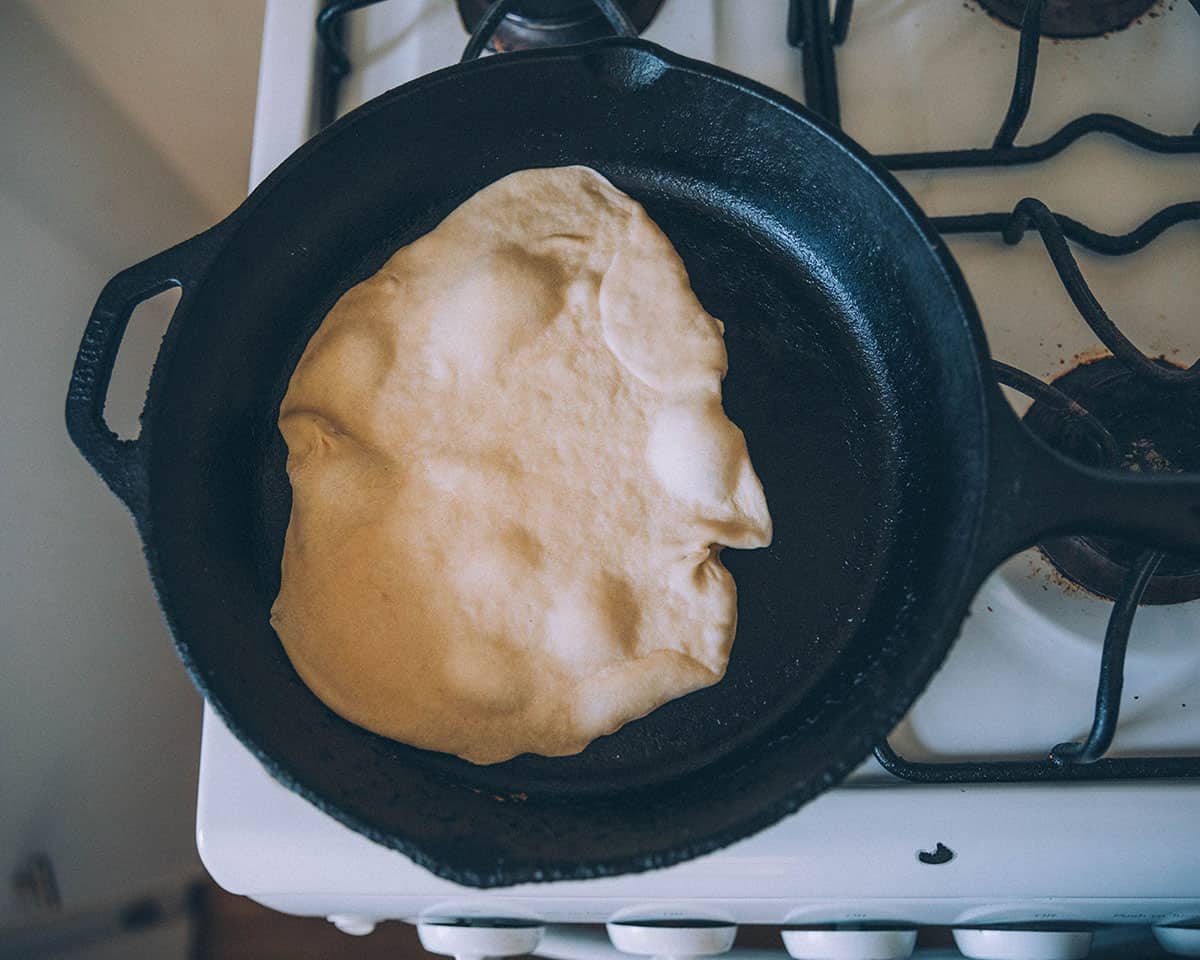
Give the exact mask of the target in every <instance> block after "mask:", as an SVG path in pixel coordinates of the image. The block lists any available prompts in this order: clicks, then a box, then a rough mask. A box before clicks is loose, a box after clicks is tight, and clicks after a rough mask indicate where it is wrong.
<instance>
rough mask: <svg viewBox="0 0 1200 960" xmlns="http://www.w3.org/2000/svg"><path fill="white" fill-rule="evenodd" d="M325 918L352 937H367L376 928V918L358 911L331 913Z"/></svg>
mask: <svg viewBox="0 0 1200 960" xmlns="http://www.w3.org/2000/svg"><path fill="white" fill-rule="evenodd" d="M325 919H326V920H328V921H329V922H330V923H332V924H333V925H334V926H335V927H337V928H338V929H339V930H341V931H342V933H348V934H350V936H352V937H365V936H366V935H367V934H368V933H371V932H372V931H373V930H374V929H375V921H374V920H372V919H371V918H370V917H363V916H359V915H358V914H356V913H331V914H330V915H329V916H328V917H326V918H325Z"/></svg>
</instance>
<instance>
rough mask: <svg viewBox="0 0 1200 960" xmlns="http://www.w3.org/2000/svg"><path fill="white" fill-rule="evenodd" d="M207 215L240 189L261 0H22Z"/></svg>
mask: <svg viewBox="0 0 1200 960" xmlns="http://www.w3.org/2000/svg"><path fill="white" fill-rule="evenodd" d="M24 2H25V5H26V7H27V8H28V9H29V10H30V11H31V12H32V13H33V14H34V15H35V16H36V17H37V18H38V20H39V21H40V22H41V24H42V25H43V26H44V27H45V28H46V29H47V30H48V31H49V32H50V34H51V35H52V36H54V37H55V38H56V39H57V40H58V41H59V43H61V44H62V46H63V48H64V49H65V50H66V51H67V52H69V53H70V55H71V57H72V58H73V59H74V60H75V62H76V63H77V64H78V65H79V68H80V70H81V71H82V72H83V74H84V75H85V76H86V77H87V78H88V79H89V80H90V81H91V82H92V83H93V84H94V85H95V86H96V88H97V90H99V91H100V92H102V93H103V94H105V95H106V96H107V98H108V99H109V100H111V101H112V103H113V104H114V105H115V106H116V107H117V108H118V109H119V110H120V111H121V112H122V113H123V114H124V115H125V116H126V118H127V119H128V121H129V123H130V125H131V126H132V127H133V128H134V129H135V130H136V131H137V132H138V133H139V134H140V135H141V136H142V138H143V139H144V140H145V141H146V142H147V143H148V144H149V145H151V146H152V147H153V148H154V149H155V151H156V152H157V153H158V154H159V155H160V156H161V158H162V160H163V162H164V163H165V164H166V166H167V167H168V168H169V169H170V170H172V171H173V172H174V173H175V174H176V175H177V176H178V177H179V178H180V179H181V180H182V181H183V182H184V183H185V184H186V185H187V186H188V188H189V189H190V190H191V192H192V193H194V194H195V195H196V197H197V198H198V199H199V200H200V201H201V202H203V203H204V204H206V205H207V206H208V208H209V210H210V212H211V213H212V215H213V217H214V218H218V217H221V216H224V215H225V214H226V213H228V212H229V211H230V210H232V209H233V208H234V207H235V206H237V205H238V203H240V202H241V199H242V197H244V196H245V194H246V173H247V170H248V169H249V161H250V128H251V126H252V124H253V122H254V95H253V94H254V89H255V82H256V79H257V68H258V49H259V41H260V40H261V38H262V19H263V6H264V0H24Z"/></svg>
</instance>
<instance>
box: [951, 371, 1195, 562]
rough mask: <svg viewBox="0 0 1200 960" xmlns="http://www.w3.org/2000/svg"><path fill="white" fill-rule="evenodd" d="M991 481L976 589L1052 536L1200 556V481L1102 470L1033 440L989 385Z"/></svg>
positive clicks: (999, 394) (1030, 433) (993, 387)
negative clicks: (1097, 537) (1120, 540)
mask: <svg viewBox="0 0 1200 960" xmlns="http://www.w3.org/2000/svg"><path fill="white" fill-rule="evenodd" d="M988 406H989V419H990V422H991V427H990V438H989V443H990V451H989V461H990V463H989V469H988V475H989V481H988V490H987V494H986V498H987V499H986V504H985V508H984V521H983V529H982V530H981V532H980V547H979V550H978V551H977V553H976V570H975V574H976V576H975V578H974V583H976V584H978V583H980V582H982V580H983V579H984V578H985V577H986V576H987V575H988V574H989V573H991V572H992V570H994V569H995V568H996V567H997V566H998V565H999V564H1000V563H1002V562H1003V561H1004V560H1005V559H1007V558H1008V557H1010V556H1012V554H1014V553H1016V552H1017V551H1019V550H1024V549H1025V548H1027V547H1031V546H1033V545H1034V544H1035V543H1037V542H1038V541H1039V540H1042V539H1045V538H1047V537H1050V536H1055V535H1060V534H1065V533H1075V534H1106V535H1109V536H1116V537H1125V538H1128V539H1131V540H1138V541H1143V542H1145V543H1146V544H1147V545H1148V546H1152V547H1158V548H1161V549H1164V550H1170V551H1172V552H1174V553H1183V554H1188V555H1190V556H1194V557H1197V558H1200V475H1198V474H1189V475H1180V474H1172V475H1167V476H1162V475H1159V476H1146V475H1142V474H1134V473H1126V472H1123V471H1118V470H1097V469H1094V468H1092V467H1087V466H1084V465H1083V464H1080V463H1076V462H1075V461H1073V460H1070V459H1068V458H1066V457H1064V456H1062V455H1061V454H1059V453H1058V452H1056V451H1055V450H1053V449H1052V448H1051V447H1049V446H1048V445H1047V444H1045V443H1044V442H1043V441H1042V440H1041V439H1040V438H1038V437H1037V436H1035V435H1034V434H1033V433H1032V431H1030V430H1029V429H1028V428H1027V427H1026V426H1025V425H1024V424H1023V423H1022V422H1021V421H1020V420H1019V419H1017V416H1016V414H1015V413H1014V412H1013V410H1012V408H1011V407H1010V406H1009V405H1008V402H1007V401H1006V400H1005V399H1004V397H1003V395H1002V394H1001V393H1000V389H999V387H997V386H996V385H995V384H994V383H992V384H989V387H988Z"/></svg>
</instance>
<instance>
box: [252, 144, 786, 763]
mask: <svg viewBox="0 0 1200 960" xmlns="http://www.w3.org/2000/svg"><path fill="white" fill-rule="evenodd" d="M722 335H723V327H722V325H721V323H720V321H718V320H716V319H714V318H713V317H711V316H709V315H708V314H707V313H706V312H705V311H704V309H703V308H702V307H701V305H700V303H699V301H698V300H697V299H696V297H695V295H694V294H693V292H692V290H691V287H690V284H689V281H688V276H687V273H686V271H685V269H684V266H683V263H682V262H681V260H680V259H679V257H678V255H677V254H676V252H675V250H674V249H673V248H672V246H671V243H670V241H669V240H668V239H667V237H666V236H665V235H664V234H663V233H662V231H661V230H659V228H658V227H657V226H656V225H655V224H654V223H653V222H652V221H651V220H650V218H649V217H648V216H647V214H646V212H645V211H644V210H643V209H642V207H641V206H640V205H639V204H637V203H636V202H635V201H633V200H632V199H631V198H630V197H628V196H626V195H625V194H623V193H621V192H620V191H619V190H617V189H616V188H615V187H613V186H612V185H611V184H610V183H609V182H608V181H607V180H605V179H604V178H603V177H602V176H600V175H599V174H598V173H596V172H595V171H592V170H590V169H587V168H585V167H563V168H557V169H546V170H526V171H521V172H518V173H514V174H512V175H510V176H507V177H505V178H503V179H502V180H499V181H497V182H496V183H493V184H492V185H490V186H488V187H486V188H485V189H483V190H481V191H479V192H478V193H476V194H475V195H474V196H472V197H471V198H470V199H468V200H467V201H466V202H464V203H463V204H462V205H461V206H459V207H458V208H457V209H456V210H454V211H453V212H452V213H451V214H450V215H449V216H447V217H446V219H445V220H443V221H442V222H441V223H440V224H439V225H438V226H437V227H436V228H435V229H434V230H432V231H431V232H430V233H428V234H426V235H425V236H423V237H421V238H420V239H418V240H416V241H415V242H413V243H411V244H409V245H407V246H405V247H403V248H401V249H400V250H399V251H397V252H396V253H395V254H394V255H393V256H392V257H391V258H390V259H389V260H388V261H387V262H386V263H385V264H384V265H383V267H382V268H381V269H380V270H379V271H378V272H377V273H376V274H374V275H373V276H372V277H370V278H368V279H367V280H365V281H364V282H362V283H360V284H358V285H357V286H355V287H353V288H352V289H350V290H349V291H348V292H347V293H346V294H345V295H344V296H343V297H342V298H341V299H340V300H339V301H338V302H337V304H336V305H335V306H334V307H333V309H332V310H331V311H330V312H329V314H328V316H327V317H326V318H325V320H324V322H323V323H322V324H321V326H320V328H319V329H318V330H317V332H316V333H315V334H314V335H313V337H312V339H311V340H310V341H309V343H308V346H307V348H306V349H305V351H304V354H303V356H302V357H301V359H300V362H299V364H298V365H297V367H296V369H295V372H294V373H293V375H292V378H291V382H290V383H289V386H288V390H287V394H286V396H285V397H284V400H283V403H282V405H281V407H280V412H279V428H280V431H281V432H282V434H283V437H284V439H285V440H286V442H287V446H288V461H287V470H288V476H289V478H290V480H291V484H292V513H291V519H290V523H289V526H288V530H287V539H286V543H285V546H284V552H283V564H282V583H281V587H280V591H279V595H278V597H277V599H276V601H275V605H274V608H273V610H272V616H271V622H272V624H273V626H274V628H275V630H276V632H277V633H278V635H279V637H280V639H281V641H282V642H283V645H284V648H285V649H286V651H287V654H288V656H289V657H290V658H291V661H292V663H293V665H294V666H295V668H296V670H297V672H298V673H299V675H300V676H301V678H302V679H303V680H304V682H305V683H306V684H307V685H308V686H309V687H310V688H311V689H312V691H313V692H314V693H315V694H316V695H317V696H318V697H320V699H321V700H323V701H324V702H325V703H326V704H327V705H328V706H329V707H331V708H332V709H333V710H334V711H336V712H337V713H339V714H340V715H341V716H343V717H345V718H346V719H348V720H350V721H352V722H354V723H356V724H359V725H361V726H363V727H366V728H367V729H369V730H373V731H375V732H377V733H380V734H383V735H385V736H388V737H392V738H394V739H396V740H400V741H403V742H405V743H408V744H412V745H414V746H417V747H423V748H427V749H431V750H440V751H445V752H447V753H453V754H457V755H458V756H460V757H463V758H465V759H467V760H470V761H472V762H474V763H480V764H486V763H496V762H499V761H502V760H507V759H509V758H511V757H514V756H516V755H517V754H520V753H525V752H531V753H537V754H542V755H545V756H561V755H567V754H573V753H577V752H579V751H581V750H583V749H584V748H585V747H586V746H587V745H588V744H589V743H591V742H592V741H593V740H594V739H596V738H597V737H600V736H602V735H604V734H608V733H612V732H613V731H615V730H617V729H618V728H620V727H621V726H622V725H623V724H625V723H628V722H629V721H631V720H634V719H636V718H638V717H641V716H643V715H645V714H647V713H649V712H650V711H652V710H654V709H655V708H656V707H659V706H661V705H662V704H664V703H666V702H667V701H669V700H672V699H674V698H676V697H679V696H682V695H684V694H686V693H689V692H691V691H693V690H697V689H699V688H701V687H705V686H708V685H710V684H713V683H716V682H717V681H718V680H720V679H721V677H722V676H723V674H724V672H725V667H726V664H727V662H728V659H729V652H730V647H731V645H732V642H733V637H734V630H735V626H736V618H737V602H736V590H735V586H734V583H733V578H732V577H731V576H730V574H729V573H728V571H727V570H726V569H725V568H724V567H723V566H722V565H721V562H720V557H719V554H720V551H721V548H722V546H723V545H728V546H733V547H740V548H750V547H761V546H765V545H766V544H768V543H769V542H770V540H771V518H770V515H769V513H768V510H767V504H766V500H765V498H764V495H763V490H762V485H761V484H760V482H759V480H758V477H757V476H756V475H755V473H754V469H753V467H752V466H751V463H750V457H749V455H748V453H747V450H746V442H745V439H744V437H743V436H742V433H741V431H740V430H739V429H738V428H737V427H736V426H735V425H734V424H733V423H732V422H731V421H730V420H729V419H728V418H727V417H726V416H725V413H724V411H723V409H722V406H721V381H722V379H723V377H724V375H725V370H726V354H725V345H724V341H723V338H722Z"/></svg>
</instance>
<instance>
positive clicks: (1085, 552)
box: [1025, 357, 1200, 604]
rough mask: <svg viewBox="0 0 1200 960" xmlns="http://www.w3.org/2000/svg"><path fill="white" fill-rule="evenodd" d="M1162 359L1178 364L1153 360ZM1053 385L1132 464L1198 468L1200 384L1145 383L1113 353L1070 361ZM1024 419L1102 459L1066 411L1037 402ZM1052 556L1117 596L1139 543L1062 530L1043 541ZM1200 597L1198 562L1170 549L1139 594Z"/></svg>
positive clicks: (1090, 459)
mask: <svg viewBox="0 0 1200 960" xmlns="http://www.w3.org/2000/svg"><path fill="white" fill-rule="evenodd" d="M1157 362H1158V363H1160V364H1162V365H1164V366H1175V365H1174V364H1169V363H1168V361H1166V360H1161V359H1160V360H1158V361H1157ZM1054 386H1056V387H1057V388H1058V389H1060V390H1061V391H1062V392H1063V393H1065V394H1066V395H1067V396H1068V397H1070V398H1071V399H1073V400H1075V401H1077V402H1078V403H1079V404H1080V405H1081V406H1082V407H1083V408H1084V409H1086V410H1087V411H1088V412H1089V413H1091V414H1092V415H1093V416H1094V417H1096V418H1097V419H1098V420H1099V421H1100V422H1101V423H1103V424H1104V425H1105V426H1106V427H1107V428H1108V430H1109V432H1110V433H1111V434H1112V435H1113V437H1114V439H1115V441H1116V445H1117V449H1118V450H1119V451H1120V454H1121V463H1120V464H1119V466H1121V467H1122V468H1123V469H1126V470H1129V471H1131V472H1181V471H1194V470H1200V391H1190V392H1183V393H1181V392H1180V391H1178V390H1171V389H1165V388H1163V387H1161V386H1158V385H1155V384H1148V383H1146V382H1145V380H1143V379H1142V378H1139V377H1138V376H1137V375H1136V374H1134V373H1133V372H1132V371H1130V370H1129V369H1128V368H1127V367H1126V366H1125V365H1124V364H1122V363H1121V362H1120V361H1119V360H1117V359H1115V358H1113V357H1105V358H1103V359H1101V360H1097V361H1094V362H1092V363H1088V364H1084V365H1082V366H1079V367H1075V368H1074V369H1073V370H1070V371H1068V372H1067V373H1065V374H1063V375H1062V376H1061V377H1059V378H1058V379H1057V380H1055V381H1054ZM1025 423H1026V424H1027V425H1028V426H1029V428H1030V429H1031V430H1033V431H1034V432H1035V433H1036V434H1038V436H1040V437H1041V438H1042V439H1043V440H1045V441H1046V442H1047V443H1049V444H1050V445H1051V446H1053V447H1054V448H1055V449H1057V450H1059V451H1061V452H1062V453H1065V454H1067V455H1068V456H1070V457H1072V458H1073V459H1076V460H1081V461H1083V462H1085V463H1088V464H1089V465H1091V466H1112V464H1105V463H1104V462H1103V456H1102V454H1101V453H1100V449H1099V445H1098V444H1097V443H1096V442H1095V440H1094V438H1093V437H1091V436H1089V435H1087V434H1086V433H1085V432H1083V431H1081V430H1079V429H1077V427H1076V425H1075V423H1074V422H1073V421H1072V418H1071V417H1070V416H1066V415H1064V414H1063V413H1062V411H1060V410H1057V409H1054V408H1052V407H1050V406H1048V405H1047V404H1045V403H1037V402H1035V403H1034V404H1033V406H1031V407H1030V408H1029V411H1028V412H1027V413H1026V414H1025ZM1038 546H1039V548H1040V549H1041V551H1042V553H1043V554H1044V555H1045V556H1046V558H1047V559H1048V560H1049V561H1050V563H1051V564H1052V565H1053V566H1054V567H1055V568H1056V569H1057V570H1058V572H1059V573H1060V574H1062V575H1063V576H1064V577H1066V578H1067V579H1068V580H1070V581H1072V582H1073V583H1075V584H1078V585H1079V586H1081V587H1083V588H1084V589H1086V590H1090V591H1091V592H1092V593H1095V594H1099V595H1100V596H1102V597H1107V598H1108V599H1110V600H1111V599H1115V597H1116V596H1117V594H1118V593H1119V592H1120V590H1121V585H1122V583H1124V581H1125V578H1126V576H1127V574H1128V572H1129V569H1130V566H1131V565H1132V564H1133V563H1134V562H1135V561H1136V559H1137V556H1138V554H1139V553H1140V551H1141V549H1142V547H1141V546H1139V545H1137V544H1133V543H1129V542H1127V541H1123V540H1118V539H1115V538H1110V537H1095V536H1067V537H1056V538H1054V539H1052V540H1046V541H1044V542H1043V543H1040V544H1039V545H1038ZM1197 598H1200V564H1197V563H1195V562H1194V561H1192V560H1190V559H1187V558H1184V557H1178V556H1174V555H1171V554H1168V555H1167V556H1166V557H1164V558H1163V561H1162V563H1161V564H1160V565H1159V568H1158V572H1157V573H1156V574H1155V575H1154V577H1152V578H1151V580H1150V582H1149V584H1148V585H1147V587H1146V592H1145V593H1144V594H1143V596H1142V601H1141V602H1142V603H1144V604H1171V603H1184V602H1186V601H1188V600H1195V599H1197Z"/></svg>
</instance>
